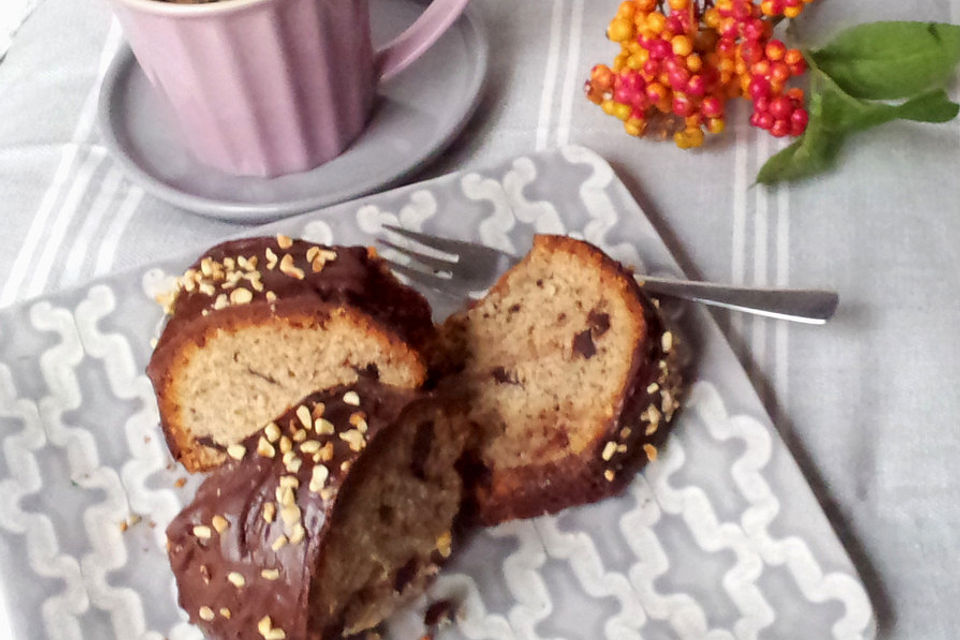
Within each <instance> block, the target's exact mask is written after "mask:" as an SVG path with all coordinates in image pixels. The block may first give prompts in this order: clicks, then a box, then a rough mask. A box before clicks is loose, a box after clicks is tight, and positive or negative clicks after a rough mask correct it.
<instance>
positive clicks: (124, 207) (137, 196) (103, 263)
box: [94, 184, 143, 276]
mask: <svg viewBox="0 0 960 640" xmlns="http://www.w3.org/2000/svg"><path fill="white" fill-rule="evenodd" d="M142 199H143V189H141V188H140V187H138V186H136V185H133V184H131V185H130V189H129V190H128V191H127V196H126V197H125V198H124V199H123V202H122V203H121V204H120V208H119V209H118V210H117V213H116V215H115V216H114V217H113V220H111V221H110V226H109V227H107V231H106V233H105V234H104V236H103V241H102V242H101V243H100V249H99V250H98V251H97V266H96V268H95V269H94V275H97V276H101V275H103V274H105V273H107V272H109V271H110V269H112V268H113V262H114V260H116V257H117V248H118V247H119V246H120V238H121V237H122V236H123V231H124V230H125V229H126V228H127V224H128V223H129V222H130V219H131V218H132V217H133V214H134V213H136V211H137V207H139V206H140V201H141V200H142Z"/></svg>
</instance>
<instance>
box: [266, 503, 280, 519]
mask: <svg viewBox="0 0 960 640" xmlns="http://www.w3.org/2000/svg"><path fill="white" fill-rule="evenodd" d="M276 516H277V505H275V504H274V503H272V502H268V503H266V504H265V505H263V519H264V520H265V521H267V522H273V519H274V518H275V517H276Z"/></svg>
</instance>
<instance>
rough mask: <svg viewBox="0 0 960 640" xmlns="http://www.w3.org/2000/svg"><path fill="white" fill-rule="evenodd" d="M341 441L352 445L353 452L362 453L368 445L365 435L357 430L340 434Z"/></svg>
mask: <svg viewBox="0 0 960 640" xmlns="http://www.w3.org/2000/svg"><path fill="white" fill-rule="evenodd" d="M340 439H341V440H343V441H344V442H346V443H347V444H348V445H350V450H351V451H361V450H362V449H363V447H364V446H366V444H367V442H366V440H364V438H363V434H362V433H360V432H359V431H358V430H357V429H350V430H349V431H344V432H343V433H341V434H340Z"/></svg>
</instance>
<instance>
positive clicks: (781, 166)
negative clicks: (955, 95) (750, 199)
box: [757, 70, 960, 184]
mask: <svg viewBox="0 0 960 640" xmlns="http://www.w3.org/2000/svg"><path fill="white" fill-rule="evenodd" d="M810 88H811V93H810V104H809V111H810V122H809V124H808V125H807V130H806V132H805V133H804V134H803V136H802V137H801V138H800V139H799V140H797V141H796V142H794V143H793V144H791V145H790V146H789V147H787V148H786V149H784V150H783V151H780V152H779V153H777V154H775V155H774V156H773V157H771V158H770V159H769V160H767V162H766V163H765V164H764V165H763V167H762V168H761V169H760V172H759V173H758V174H757V182H758V183H760V184H774V183H776V182H782V181H791V180H799V179H801V178H806V177H809V176H812V175H815V174H817V173H821V172H822V171H825V170H827V169H829V168H830V167H831V166H832V165H833V163H834V162H835V160H836V157H837V155H838V154H839V152H840V148H841V147H842V146H843V142H844V140H845V139H846V137H847V136H848V135H850V134H852V133H855V132H857V131H863V130H865V129H870V128H872V127H876V126H879V125H881V124H884V123H887V122H890V121H891V120H897V119H906V120H915V121H919V122H946V121H948V120H952V119H953V118H955V117H956V116H957V113H958V111H960V105H957V104H956V103H953V102H951V101H950V100H949V99H948V98H947V94H946V93H945V92H944V91H943V90H942V89H938V90H935V91H928V92H926V93H923V94H921V95H919V96H916V97H915V98H912V99H910V100H907V101H906V102H904V103H902V104H899V105H890V104H885V103H882V102H867V101H864V100H859V99H857V98H854V97H853V96H851V95H849V94H848V93H846V92H845V91H844V90H843V89H841V88H840V87H839V86H838V85H837V83H835V82H834V81H833V80H831V79H830V78H828V77H827V76H826V75H824V74H823V73H822V72H820V71H818V70H814V71H813V72H812V77H811V84H810Z"/></svg>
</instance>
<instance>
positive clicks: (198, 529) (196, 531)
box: [193, 524, 213, 540]
mask: <svg viewBox="0 0 960 640" xmlns="http://www.w3.org/2000/svg"><path fill="white" fill-rule="evenodd" d="M193 535H195V536H197V537H198V538H200V539H201V540H206V539H208V538H210V537H211V536H213V531H211V530H210V527H208V526H206V525H204V524H198V525H197V526H195V527H194V528H193Z"/></svg>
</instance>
